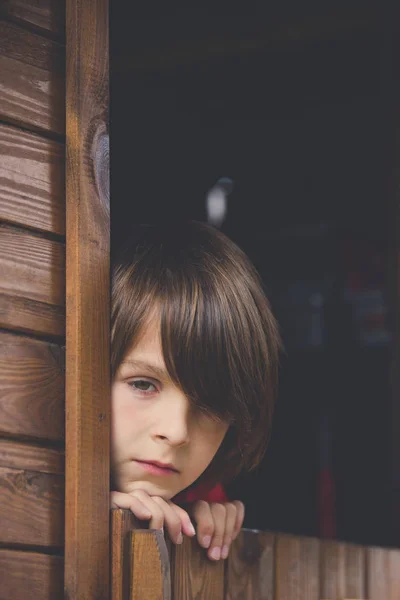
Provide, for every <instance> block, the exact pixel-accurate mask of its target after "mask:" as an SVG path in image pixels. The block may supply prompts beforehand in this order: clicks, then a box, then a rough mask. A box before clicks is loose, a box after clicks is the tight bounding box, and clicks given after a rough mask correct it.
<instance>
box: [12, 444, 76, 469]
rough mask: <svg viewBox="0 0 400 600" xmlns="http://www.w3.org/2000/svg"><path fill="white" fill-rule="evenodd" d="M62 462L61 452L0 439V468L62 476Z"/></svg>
mask: <svg viewBox="0 0 400 600" xmlns="http://www.w3.org/2000/svg"><path fill="white" fill-rule="evenodd" d="M64 461H65V457H64V452H63V451H61V450H56V449H53V448H43V447H41V446H34V445H32V444H28V443H26V442H15V441H13V440H7V439H0V467H10V468H12V469H27V470H28V471H38V472H39V473H53V474H54V475H63V474H64Z"/></svg>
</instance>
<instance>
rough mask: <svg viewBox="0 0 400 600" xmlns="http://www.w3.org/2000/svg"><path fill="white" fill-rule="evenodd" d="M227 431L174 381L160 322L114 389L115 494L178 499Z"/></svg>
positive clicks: (147, 334) (149, 330)
mask: <svg viewBox="0 0 400 600" xmlns="http://www.w3.org/2000/svg"><path fill="white" fill-rule="evenodd" d="M227 429H228V424H226V423H224V422H221V421H217V420H214V419H212V418H211V417H209V416H207V415H205V414H202V413H201V412H199V411H196V410H195V409H194V408H193V407H192V406H191V405H190V404H189V401H188V400H187V398H186V396H185V395H184V394H183V392H182V391H181V390H180V389H179V388H177V387H176V386H175V384H174V383H173V382H172V381H171V379H170V378H169V376H168V373H167V371H166V369H165V364H164V359H163V356H162V350H161V340H160V337H159V324H158V322H157V319H154V320H153V323H152V324H151V325H149V326H148V327H147V328H145V332H144V334H143V335H142V336H141V338H140V339H139V341H138V343H137V344H136V346H135V347H134V349H133V350H131V351H130V352H129V353H128V355H127V356H126V357H125V359H124V362H123V363H122V364H121V366H120V368H119V370H118V372H117V374H116V376H115V379H114V382H113V386H112V430H111V469H112V475H113V480H114V486H115V489H116V490H118V491H120V492H125V493H129V492H131V491H133V490H137V489H141V490H144V491H146V492H147V493H148V494H149V495H153V496H161V497H162V498H164V499H166V500H169V499H170V498H173V497H174V496H175V495H176V494H178V492H180V491H182V490H183V489H185V488H186V487H187V486H189V485H190V484H191V483H193V482H194V481H195V480H196V479H197V478H198V477H199V476H200V475H201V474H202V473H203V472H204V471H205V469H206V468H207V467H208V465H209V464H210V462H211V461H212V459H213V458H214V456H215V454H216V452H217V450H218V448H219V446H220V444H221V442H222V440H223V439H224V436H225V434H226V432H227ZM154 462H157V463H161V465H162V464H164V465H165V464H168V463H169V464H170V465H172V466H173V467H172V468H169V469H167V468H162V467H160V466H157V465H154V464H152V463H154Z"/></svg>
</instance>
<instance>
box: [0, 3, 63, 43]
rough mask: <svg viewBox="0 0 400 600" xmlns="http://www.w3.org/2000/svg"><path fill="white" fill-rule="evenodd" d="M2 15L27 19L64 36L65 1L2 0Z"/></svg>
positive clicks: (0, 10) (0, 9)
mask: <svg viewBox="0 0 400 600" xmlns="http://www.w3.org/2000/svg"><path fill="white" fill-rule="evenodd" d="M0 15H2V16H5V17H12V18H15V19H19V20H21V21H26V22H27V23H30V24H32V25H35V26H36V27H41V28H42V29H47V30H48V31H51V32H52V33H54V34H57V35H59V36H60V37H64V33H65V3H64V2H60V0H35V2H32V0H2V3H1V8H0Z"/></svg>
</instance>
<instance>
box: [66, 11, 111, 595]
mask: <svg viewBox="0 0 400 600" xmlns="http://www.w3.org/2000/svg"><path fill="white" fill-rule="evenodd" d="M108 15H109V9H108V0H85V2H82V1H81V0H67V28H66V29H67V31H66V33H67V45H66V48H67V96H66V97H67V148H66V151H67V173H66V174H67V178H66V181H67V357H66V518H65V523H66V545H65V595H66V597H67V598H88V599H91V598H96V600H108V598H109V502H110V499H109V486H110V464H109V452H110V439H109V438H110V367H109V365H110V356H109V345H110V317H109V315H110V302H109V286H110V266H109V261H110V243H109V238H110V216H109V156H108V152H109V142H108V94H109V90H108V60H109V55H108V31H109V25H108Z"/></svg>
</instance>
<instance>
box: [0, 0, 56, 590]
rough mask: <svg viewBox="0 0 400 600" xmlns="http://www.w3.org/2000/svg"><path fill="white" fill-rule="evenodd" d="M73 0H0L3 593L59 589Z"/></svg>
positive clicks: (0, 538) (0, 562) (0, 530)
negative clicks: (68, 6)
mask: <svg viewBox="0 0 400 600" xmlns="http://www.w3.org/2000/svg"><path fill="white" fill-rule="evenodd" d="M64 26H65V3H64V2H63V1H59V0H41V2H39V3H38V2H29V0H26V1H24V0H5V1H4V2H2V3H1V6H0V72H1V81H0V154H1V157H0V395H1V403H0V503H1V506H2V510H1V512H0V581H1V586H0V598H1V599H10V598H13V599H14V600H19V599H20V598H21V599H22V598H26V597H27V596H26V594H27V590H29V595H30V597H32V598H35V600H41V599H43V600H44V599H50V598H51V599H54V598H61V597H62V596H63V562H64V561H63V553H64V551H63V546H64V354H65V352H64V350H65V348H64V344H65V189H64V188H65V166H64V160H65V116H64V115H65V34H64Z"/></svg>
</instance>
